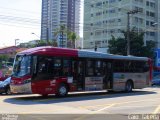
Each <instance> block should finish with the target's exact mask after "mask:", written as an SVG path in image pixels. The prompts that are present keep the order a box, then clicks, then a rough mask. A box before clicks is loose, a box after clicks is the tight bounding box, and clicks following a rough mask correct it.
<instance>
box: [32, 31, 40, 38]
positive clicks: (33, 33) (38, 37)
mask: <svg viewBox="0 0 160 120" xmlns="http://www.w3.org/2000/svg"><path fill="white" fill-rule="evenodd" d="M31 34H33V35H35V36H37V38H38V39H39V40H40V37H39V36H38V35H37V34H35V33H31Z"/></svg>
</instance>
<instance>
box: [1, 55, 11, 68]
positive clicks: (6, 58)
mask: <svg viewBox="0 0 160 120" xmlns="http://www.w3.org/2000/svg"><path fill="white" fill-rule="evenodd" d="M8 59H9V56H8V55H0V69H1V68H2V64H3V61H8Z"/></svg>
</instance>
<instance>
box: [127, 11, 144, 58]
mask: <svg viewBox="0 0 160 120" xmlns="http://www.w3.org/2000/svg"><path fill="white" fill-rule="evenodd" d="M138 12H141V11H140V10H131V11H129V12H127V55H130V14H136V13H138Z"/></svg>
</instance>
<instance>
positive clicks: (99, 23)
mask: <svg viewBox="0 0 160 120" xmlns="http://www.w3.org/2000/svg"><path fill="white" fill-rule="evenodd" d="M132 10H140V11H141V12H138V13H136V14H131V15H130V28H131V29H132V28H135V29H136V30H137V31H138V32H142V31H143V32H145V35H144V43H146V41H147V40H154V41H156V42H157V46H158V47H160V41H159V40H160V33H159V32H158V31H159V29H160V13H159V11H160V0H87V1H84V33H83V35H84V41H83V46H84V48H94V47H95V46H97V47H98V48H107V46H108V40H110V39H111V35H113V36H115V37H124V36H123V34H122V33H121V30H126V29H127V12H129V11H132Z"/></svg>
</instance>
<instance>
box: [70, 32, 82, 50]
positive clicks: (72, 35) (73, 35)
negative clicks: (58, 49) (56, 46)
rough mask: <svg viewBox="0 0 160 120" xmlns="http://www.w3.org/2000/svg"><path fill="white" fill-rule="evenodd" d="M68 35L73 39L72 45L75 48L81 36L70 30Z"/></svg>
mask: <svg viewBox="0 0 160 120" xmlns="http://www.w3.org/2000/svg"><path fill="white" fill-rule="evenodd" d="M67 37H68V40H69V41H71V47H72V48H75V41H76V40H78V39H79V36H78V35H77V34H76V33H75V32H72V31H69V32H68V35H67Z"/></svg>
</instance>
